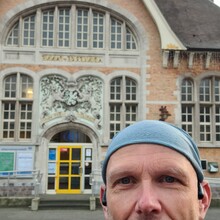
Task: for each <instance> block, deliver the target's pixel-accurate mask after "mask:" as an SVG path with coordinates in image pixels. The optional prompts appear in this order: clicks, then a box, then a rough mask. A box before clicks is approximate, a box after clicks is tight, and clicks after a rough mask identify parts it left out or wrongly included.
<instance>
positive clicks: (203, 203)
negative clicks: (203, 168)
mask: <svg viewBox="0 0 220 220" xmlns="http://www.w3.org/2000/svg"><path fill="white" fill-rule="evenodd" d="M201 187H202V188H203V192H204V196H203V198H202V199H201V200H199V211H200V218H199V219H200V220H202V219H205V216H206V213H207V211H208V208H209V206H210V203H211V198H212V192H211V188H210V185H209V183H208V182H207V181H205V180H204V181H203V182H202V183H201Z"/></svg>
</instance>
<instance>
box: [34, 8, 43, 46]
mask: <svg viewBox="0 0 220 220" xmlns="http://www.w3.org/2000/svg"><path fill="white" fill-rule="evenodd" d="M35 23H36V25H35V35H36V38H35V42H36V43H35V46H36V47H37V48H39V47H40V45H41V31H42V28H41V9H37V13H36V22H35ZM38 30H40V31H38Z"/></svg>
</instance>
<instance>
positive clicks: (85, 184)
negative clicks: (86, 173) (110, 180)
mask: <svg viewBox="0 0 220 220" xmlns="http://www.w3.org/2000/svg"><path fill="white" fill-rule="evenodd" d="M89 179H90V177H85V179H84V189H91V185H90V184H89V182H90V181H89Z"/></svg>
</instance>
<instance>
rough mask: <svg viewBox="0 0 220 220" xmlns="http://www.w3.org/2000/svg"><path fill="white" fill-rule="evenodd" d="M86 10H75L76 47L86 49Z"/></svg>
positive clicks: (87, 23) (87, 21) (87, 20)
mask: <svg viewBox="0 0 220 220" xmlns="http://www.w3.org/2000/svg"><path fill="white" fill-rule="evenodd" d="M88 25H89V19H88V10H86V9H78V10H77V47H84V48H86V47H88Z"/></svg>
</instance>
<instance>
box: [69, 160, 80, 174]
mask: <svg viewBox="0 0 220 220" xmlns="http://www.w3.org/2000/svg"><path fill="white" fill-rule="evenodd" d="M79 173H80V163H72V172H71V174H76V175H79Z"/></svg>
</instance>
